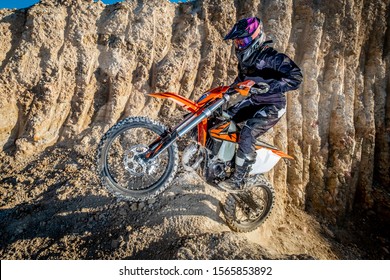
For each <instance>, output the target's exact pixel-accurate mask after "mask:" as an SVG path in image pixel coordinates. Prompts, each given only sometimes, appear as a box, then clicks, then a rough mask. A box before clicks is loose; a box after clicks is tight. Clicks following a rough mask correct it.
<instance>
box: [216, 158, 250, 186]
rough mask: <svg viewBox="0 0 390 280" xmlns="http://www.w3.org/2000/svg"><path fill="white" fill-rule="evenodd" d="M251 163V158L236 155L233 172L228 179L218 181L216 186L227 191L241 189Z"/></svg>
mask: <svg viewBox="0 0 390 280" xmlns="http://www.w3.org/2000/svg"><path fill="white" fill-rule="evenodd" d="M253 163H254V160H253V159H252V158H248V157H245V158H241V157H239V156H238V155H237V156H236V168H235V170H234V174H233V175H232V176H231V177H230V178H229V179H227V180H225V181H222V182H220V183H219V184H218V186H219V187H220V188H222V189H224V190H226V191H229V192H239V191H242V190H243V187H244V185H245V180H244V179H245V176H246V175H247V173H249V171H250V170H251V166H252V164H253Z"/></svg>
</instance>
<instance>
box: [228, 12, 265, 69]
mask: <svg viewBox="0 0 390 280" xmlns="http://www.w3.org/2000/svg"><path fill="white" fill-rule="evenodd" d="M224 40H233V42H234V46H235V49H236V55H237V58H238V60H239V61H240V62H241V63H244V62H245V61H246V60H247V59H248V58H249V57H251V55H252V54H253V53H254V52H255V51H256V50H258V49H259V48H260V47H261V46H262V44H263V43H264V42H265V40H266V36H265V33H264V31H263V23H262V21H261V20H260V19H259V18H257V17H250V18H244V19H242V20H240V21H238V22H237V23H236V24H235V25H234V26H233V28H232V30H230V32H229V33H228V34H227V35H226V36H225V38H224Z"/></svg>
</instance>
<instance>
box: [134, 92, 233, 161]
mask: <svg viewBox="0 0 390 280" xmlns="http://www.w3.org/2000/svg"><path fill="white" fill-rule="evenodd" d="M229 99H230V96H229V95H227V94H225V95H224V96H223V98H221V99H218V100H217V101H215V102H214V103H213V104H212V105H210V106H209V107H207V108H205V109H200V110H199V111H201V112H200V113H199V111H197V112H195V113H193V114H191V115H189V116H188V117H187V118H186V119H184V121H183V122H181V123H180V124H179V125H178V126H177V127H175V128H174V129H172V131H171V132H168V133H165V134H163V135H161V136H160V137H159V138H158V139H156V141H154V142H153V143H152V144H150V145H149V149H148V150H147V151H146V152H145V153H143V154H141V155H139V158H140V159H141V160H143V161H144V162H145V163H148V162H149V161H153V160H154V159H155V158H157V157H158V156H159V155H160V154H161V153H162V152H164V151H165V150H166V149H168V148H169V146H171V145H172V144H173V143H174V142H175V141H176V140H177V139H179V138H180V137H182V136H183V135H185V134H186V133H188V132H189V131H191V129H193V128H194V127H195V126H197V125H198V124H199V123H201V122H202V121H203V120H204V119H206V118H208V117H210V116H211V114H212V113H213V112H214V111H215V110H217V109H218V108H220V107H221V106H222V105H223V104H225V103H226V102H228V101H229ZM198 133H199V132H198Z"/></svg>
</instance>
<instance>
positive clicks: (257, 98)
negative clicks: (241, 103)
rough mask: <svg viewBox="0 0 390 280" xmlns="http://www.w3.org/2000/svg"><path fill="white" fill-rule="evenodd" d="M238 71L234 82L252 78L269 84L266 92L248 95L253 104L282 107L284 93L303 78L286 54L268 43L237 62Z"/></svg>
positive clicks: (296, 85) (293, 87)
mask: <svg viewBox="0 0 390 280" xmlns="http://www.w3.org/2000/svg"><path fill="white" fill-rule="evenodd" d="M238 71H239V73H238V77H237V78H236V80H235V83H236V82H242V81H245V80H253V81H254V82H256V83H259V82H263V83H267V84H268V85H269V86H270V89H269V91H268V92H267V93H265V94H252V95H251V96H250V99H251V102H252V103H253V105H266V104H275V105H281V106H283V107H284V106H285V104H286V98H285V96H284V93H285V92H286V91H290V90H295V89H297V88H298V87H299V85H300V84H301V82H302V79H303V77H302V72H301V69H299V67H298V66H297V65H296V64H295V63H294V62H293V61H292V60H291V59H290V58H289V57H288V56H287V55H285V54H283V53H279V52H277V51H276V50H275V49H274V48H272V47H270V46H268V45H264V46H262V47H261V48H259V50H258V51H254V52H253V53H252V55H250V57H249V58H247V59H246V60H245V62H241V63H239V64H238Z"/></svg>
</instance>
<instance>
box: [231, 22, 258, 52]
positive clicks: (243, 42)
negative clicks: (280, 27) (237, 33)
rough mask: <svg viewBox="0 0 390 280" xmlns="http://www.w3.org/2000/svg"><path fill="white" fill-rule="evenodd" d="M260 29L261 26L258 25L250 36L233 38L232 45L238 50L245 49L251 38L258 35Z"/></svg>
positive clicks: (251, 40)
mask: <svg viewBox="0 0 390 280" xmlns="http://www.w3.org/2000/svg"><path fill="white" fill-rule="evenodd" d="M260 29H261V26H260V25H259V26H258V27H257V29H256V31H255V32H253V34H252V35H251V36H248V37H244V38H236V39H234V40H233V41H234V46H235V47H236V49H238V50H243V49H246V48H247V47H248V46H249V45H250V44H251V43H252V42H253V40H254V39H256V38H257V37H258V36H259V34H260Z"/></svg>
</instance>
